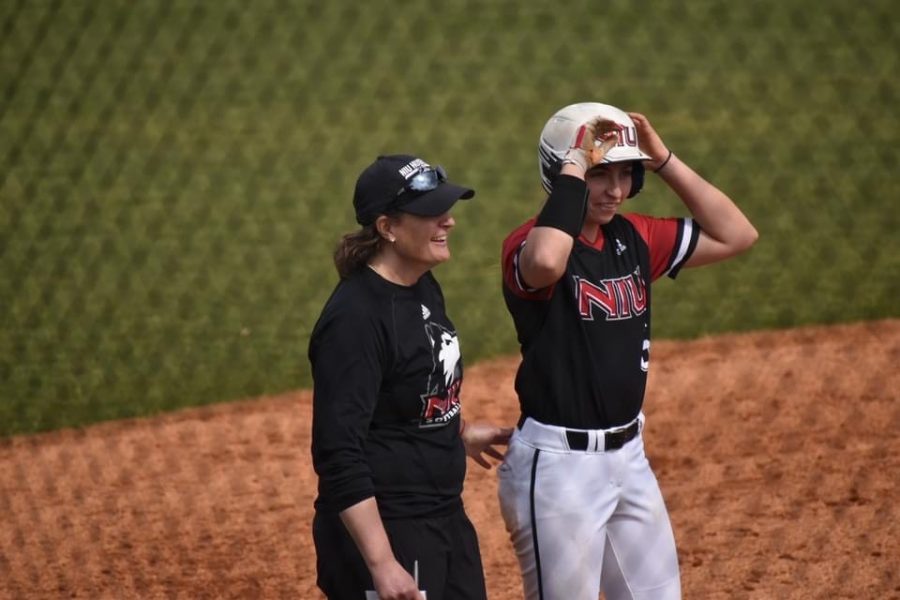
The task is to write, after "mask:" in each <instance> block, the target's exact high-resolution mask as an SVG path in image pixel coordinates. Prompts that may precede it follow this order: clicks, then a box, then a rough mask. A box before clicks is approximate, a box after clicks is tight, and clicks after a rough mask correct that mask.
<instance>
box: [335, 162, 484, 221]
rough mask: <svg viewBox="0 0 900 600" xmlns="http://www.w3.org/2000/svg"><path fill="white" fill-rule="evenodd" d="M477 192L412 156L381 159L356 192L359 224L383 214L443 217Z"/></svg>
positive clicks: (364, 174)
mask: <svg viewBox="0 0 900 600" xmlns="http://www.w3.org/2000/svg"><path fill="white" fill-rule="evenodd" d="M474 195H475V190H472V189H469V188H466V187H462V186H459V185H456V184H455V183H451V182H449V181H447V173H446V172H445V171H444V169H443V168H442V167H441V166H439V165H438V166H435V167H432V166H431V165H429V164H428V163H427V162H425V161H424V160H422V159H421V158H417V157H415V156H411V155H408V154H391V155H387V156H379V157H378V158H376V159H375V162H373V163H372V164H371V165H369V166H368V167H366V169H365V170H364V171H363V172H362V173H361V174H360V176H359V178H358V179H357V180H356V190H355V191H354V192H353V208H354V209H356V222H357V223H359V224H360V225H371V224H372V223H374V222H375V219H376V218H378V216H379V215H383V214H387V213H392V212H398V211H399V212H406V213H410V214H413V215H419V216H422V217H436V216H438V215H442V214H444V213H445V212H447V211H448V210H450V208H451V207H452V206H453V205H454V204H456V201H457V200H468V199H469V198H471V197H472V196H474Z"/></svg>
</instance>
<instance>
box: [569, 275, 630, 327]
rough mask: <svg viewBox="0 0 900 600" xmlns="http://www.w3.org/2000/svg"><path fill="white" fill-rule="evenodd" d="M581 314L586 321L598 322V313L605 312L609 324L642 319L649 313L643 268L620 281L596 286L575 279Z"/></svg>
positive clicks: (617, 279) (609, 280)
mask: <svg viewBox="0 0 900 600" xmlns="http://www.w3.org/2000/svg"><path fill="white" fill-rule="evenodd" d="M575 297H576V298H577V299H578V312H579V313H580V315H581V318H582V319H584V320H585V321H593V320H594V309H595V308H599V309H600V310H601V311H603V314H604V316H605V319H606V320H607V321H619V320H622V319H630V318H632V317H635V316H638V315H641V314H643V313H644V311H646V310H647V288H646V286H645V285H644V280H643V278H641V270H640V268H637V269H635V271H634V273H632V274H631V275H628V276H625V277H619V278H616V279H604V280H603V281H601V282H600V283H592V282H590V281H588V280H587V279H584V278H581V277H578V276H577V275H576V276H575Z"/></svg>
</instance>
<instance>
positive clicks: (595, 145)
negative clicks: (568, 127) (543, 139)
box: [562, 117, 620, 171]
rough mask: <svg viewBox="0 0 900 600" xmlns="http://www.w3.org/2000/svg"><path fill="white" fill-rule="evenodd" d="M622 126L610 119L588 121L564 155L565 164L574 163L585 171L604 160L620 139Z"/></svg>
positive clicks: (579, 130) (578, 131)
mask: <svg viewBox="0 0 900 600" xmlns="http://www.w3.org/2000/svg"><path fill="white" fill-rule="evenodd" d="M619 129H620V126H619V125H618V124H617V123H615V122H613V121H610V120H609V119H604V118H599V117H598V118H597V119H594V120H593V121H588V122H587V123H585V124H584V125H582V126H581V127H579V128H578V130H577V131H576V132H575V139H573V140H572V144H571V147H570V148H569V150H568V152H566V155H565V156H564V157H563V161H562V162H563V166H565V165H566V164H574V165H577V166H578V167H580V168H581V169H582V170H584V171H588V170H589V169H590V168H591V167H593V166H595V165H598V164H600V163H601V162H603V158H604V157H605V156H606V153H607V152H609V150H610V149H611V148H612V147H613V146H615V145H616V142H618V141H619Z"/></svg>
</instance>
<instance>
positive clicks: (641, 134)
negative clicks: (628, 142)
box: [628, 112, 669, 171]
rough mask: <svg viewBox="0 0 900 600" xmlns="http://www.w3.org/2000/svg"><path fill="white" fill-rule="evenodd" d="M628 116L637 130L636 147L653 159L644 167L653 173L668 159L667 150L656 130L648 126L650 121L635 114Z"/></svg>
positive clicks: (631, 113)
mask: <svg viewBox="0 0 900 600" xmlns="http://www.w3.org/2000/svg"><path fill="white" fill-rule="evenodd" d="M628 116H629V117H631V120H632V121H634V126H635V128H636V129H637V135H638V145H639V146H640V149H641V152H643V153H644V154H646V155H648V156H649V157H650V158H651V159H653V160H651V161H648V162H647V163H646V166H647V168H648V169H650V170H651V171H655V170H656V169H658V168H659V166H660V165H661V164H663V162H665V160H666V158H668V156H669V148H668V147H667V146H666V145H665V143H663V141H662V138H661V137H659V134H658V133H656V130H655V129H653V125H651V124H650V120H649V119H648V118H647V117H645V116H644V115H642V114H641V113H636V112H629V113H628Z"/></svg>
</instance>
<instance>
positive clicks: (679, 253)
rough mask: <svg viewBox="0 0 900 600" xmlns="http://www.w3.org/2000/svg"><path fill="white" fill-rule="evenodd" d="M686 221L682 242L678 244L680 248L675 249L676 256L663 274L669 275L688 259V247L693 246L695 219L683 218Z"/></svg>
mask: <svg viewBox="0 0 900 600" xmlns="http://www.w3.org/2000/svg"><path fill="white" fill-rule="evenodd" d="M682 221H683V223H684V227H683V228H682V230H681V243H680V244H678V250H676V251H675V256H674V257H673V258H672V260H671V262H670V263H669V268H668V269H666V272H665V273H663V275H668V274H669V273H671V272H672V269H674V268H675V267H677V266H679V265H680V264H681V262H682V261H684V260H686V259H687V258H688V257H687V252H688V248H690V247H691V238H692V237H693V236H694V220H693V219H682Z"/></svg>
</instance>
